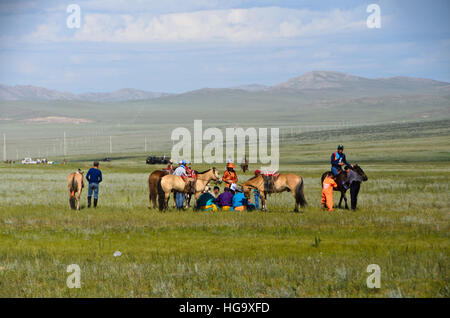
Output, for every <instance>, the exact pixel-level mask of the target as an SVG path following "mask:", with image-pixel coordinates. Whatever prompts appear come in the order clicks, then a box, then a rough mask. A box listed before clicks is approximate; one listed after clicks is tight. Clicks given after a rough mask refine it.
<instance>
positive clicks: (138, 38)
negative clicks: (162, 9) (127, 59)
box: [26, 7, 365, 43]
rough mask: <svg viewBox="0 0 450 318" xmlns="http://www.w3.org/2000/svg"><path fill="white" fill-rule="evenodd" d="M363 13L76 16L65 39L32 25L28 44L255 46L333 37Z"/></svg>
mask: <svg viewBox="0 0 450 318" xmlns="http://www.w3.org/2000/svg"><path fill="white" fill-rule="evenodd" d="M364 18H365V16H364V14H362V13H358V12H357V11H343V10H332V11H328V12H319V11H309V10H297V9H287V8H279V7H264V8H249V9H224V10H206V11H196V12H185V13H171V14H163V15H158V16H151V15H148V14H105V13H86V14H84V15H82V26H81V28H80V29H79V30H76V31H74V33H73V34H72V35H67V32H64V31H66V30H61V28H63V27H64V26H60V27H59V28H58V27H56V26H55V24H54V23H49V24H44V25H40V26H38V28H37V30H36V31H35V32H33V33H32V34H31V35H29V36H27V37H26V40H28V41H33V42H35V41H38V42H40V41H53V42H58V41H81V42H111V43H160V42H210V41H226V42H239V43H245V42H258V41H275V40H281V39H291V38H297V37H312V36H319V35H325V34H335V33H341V32H349V31H354V30H358V29H359V30H363V29H364V28H365V21H364Z"/></svg>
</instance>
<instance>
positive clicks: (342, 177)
mask: <svg viewBox="0 0 450 318" xmlns="http://www.w3.org/2000/svg"><path fill="white" fill-rule="evenodd" d="M349 168H350V169H352V170H353V171H355V172H356V173H357V174H358V175H360V176H361V178H362V179H363V181H367V180H368V179H369V178H367V175H366V174H365V172H364V171H363V169H362V168H361V167H360V166H358V165H357V164H355V165H353V167H352V166H349ZM328 173H331V171H326V172H324V173H323V174H322V177H321V179H320V182H321V184H322V186H323V180H324V179H325V177H326V176H327V174H328ZM333 179H334V181H336V184H337V187H336V188H334V191H339V192H340V193H341V197H340V199H339V204H338V208H339V209H342V200H344V202H345V209H347V210H348V204H347V197H346V196H345V193H346V192H347V190H348V187H346V183H347V172H345V171H341V172H340V173H339V174H338V175H337V176H336V177H334V178H333Z"/></svg>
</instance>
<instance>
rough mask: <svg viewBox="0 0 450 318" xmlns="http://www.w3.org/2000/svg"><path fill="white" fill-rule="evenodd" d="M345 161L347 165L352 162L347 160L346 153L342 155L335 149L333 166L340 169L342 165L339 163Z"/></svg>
mask: <svg viewBox="0 0 450 318" xmlns="http://www.w3.org/2000/svg"><path fill="white" fill-rule="evenodd" d="M341 162H343V163H345V164H346V165H347V166H349V165H350V164H349V163H348V162H347V159H346V158H345V153H342V154H341V155H340V154H339V153H338V152H337V151H335V152H333V153H332V154H331V166H332V167H335V168H337V169H340V168H341V166H340V165H339V163H341Z"/></svg>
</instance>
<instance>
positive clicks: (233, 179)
mask: <svg viewBox="0 0 450 318" xmlns="http://www.w3.org/2000/svg"><path fill="white" fill-rule="evenodd" d="M234 168H235V167H234V163H233V162H232V161H229V162H228V163H227V170H226V171H225V172H224V173H223V177H222V181H223V182H225V187H227V188H228V187H230V186H231V185H232V184H233V183H237V182H238V177H237V174H236V171H234Z"/></svg>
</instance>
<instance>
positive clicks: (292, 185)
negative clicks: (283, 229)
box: [241, 173, 307, 212]
mask: <svg viewBox="0 0 450 318" xmlns="http://www.w3.org/2000/svg"><path fill="white" fill-rule="evenodd" d="M272 181H273V183H272V185H273V186H272V189H266V187H265V186H264V184H265V180H264V177H263V175H262V174H259V175H257V176H254V177H252V178H250V179H248V180H247V181H245V182H244V183H242V184H241V186H242V187H243V190H244V194H245V196H246V197H247V198H249V197H250V190H251V189H257V190H258V192H259V194H260V196H261V201H262V210H264V211H265V210H267V204H266V198H267V194H270V193H280V192H283V191H288V192H291V193H292V196H293V197H294V200H295V208H294V212H299V210H298V206H299V205H300V206H301V207H304V206H305V205H306V204H307V202H306V199H305V195H304V192H303V188H304V182H303V178H302V177H300V176H298V175H296V174H291V173H280V174H279V175H278V177H273V179H272Z"/></svg>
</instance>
